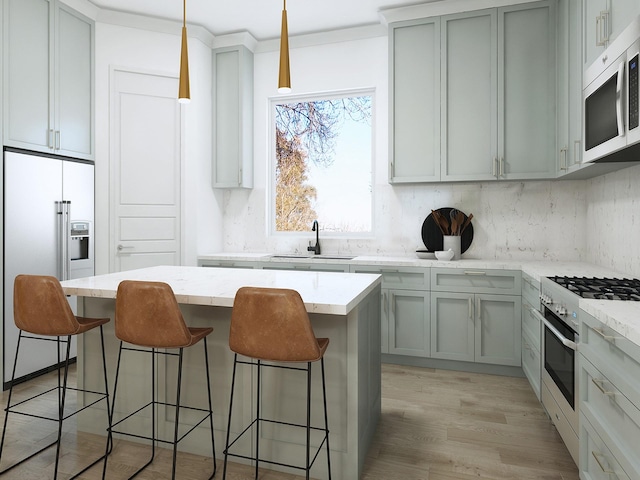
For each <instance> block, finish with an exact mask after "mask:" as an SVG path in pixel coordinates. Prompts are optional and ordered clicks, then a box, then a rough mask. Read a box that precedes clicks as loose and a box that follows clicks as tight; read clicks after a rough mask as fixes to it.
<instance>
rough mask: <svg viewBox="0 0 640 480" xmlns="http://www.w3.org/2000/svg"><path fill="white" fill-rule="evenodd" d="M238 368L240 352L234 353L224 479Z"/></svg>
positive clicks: (223, 479)
mask: <svg viewBox="0 0 640 480" xmlns="http://www.w3.org/2000/svg"><path fill="white" fill-rule="evenodd" d="M237 368H238V354H237V353H236V354H234V355H233V374H232V375H231V398H230V399H229V420H228V421H227V440H226V445H225V448H224V464H223V468H222V480H225V479H226V478H227V457H228V453H229V436H230V434H231V410H232V409H233V391H234V389H235V386H236V370H237Z"/></svg>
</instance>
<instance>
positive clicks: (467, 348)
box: [431, 292, 475, 362]
mask: <svg viewBox="0 0 640 480" xmlns="http://www.w3.org/2000/svg"><path fill="white" fill-rule="evenodd" d="M473 301H474V296H473V295H472V294H468V293H436V292H432V293H431V356H432V357H433V358H444V359H447V360H461V361H465V362H473V361H474V359H475V356H474V348H475V340H474V338H475V326H474V314H473V307H474V306H473Z"/></svg>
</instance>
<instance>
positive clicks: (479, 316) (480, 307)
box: [475, 297, 482, 321]
mask: <svg viewBox="0 0 640 480" xmlns="http://www.w3.org/2000/svg"><path fill="white" fill-rule="evenodd" d="M476 303H477V305H476V308H475V310H476V312H478V313H476V317H477V318H478V321H481V320H482V300H480V297H476Z"/></svg>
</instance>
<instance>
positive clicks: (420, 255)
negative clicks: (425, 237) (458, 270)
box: [416, 250, 436, 260]
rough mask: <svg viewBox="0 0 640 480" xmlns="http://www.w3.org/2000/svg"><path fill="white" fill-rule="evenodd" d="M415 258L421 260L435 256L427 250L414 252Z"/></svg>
mask: <svg viewBox="0 0 640 480" xmlns="http://www.w3.org/2000/svg"><path fill="white" fill-rule="evenodd" d="M416 256H417V257H418V258H421V259H423V260H427V259H434V258H436V256H435V254H434V253H433V252H430V251H428V250H416Z"/></svg>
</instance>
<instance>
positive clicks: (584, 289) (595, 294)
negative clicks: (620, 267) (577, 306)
mask: <svg viewBox="0 0 640 480" xmlns="http://www.w3.org/2000/svg"><path fill="white" fill-rule="evenodd" d="M549 280H551V281H552V282H555V283H557V284H558V285H560V286H562V287H564V288H566V289H567V290H569V291H570V292H572V293H575V294H576V295H579V296H580V297H583V298H592V299H596V300H628V301H636V302H640V280H638V279H635V278H589V277H549Z"/></svg>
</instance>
